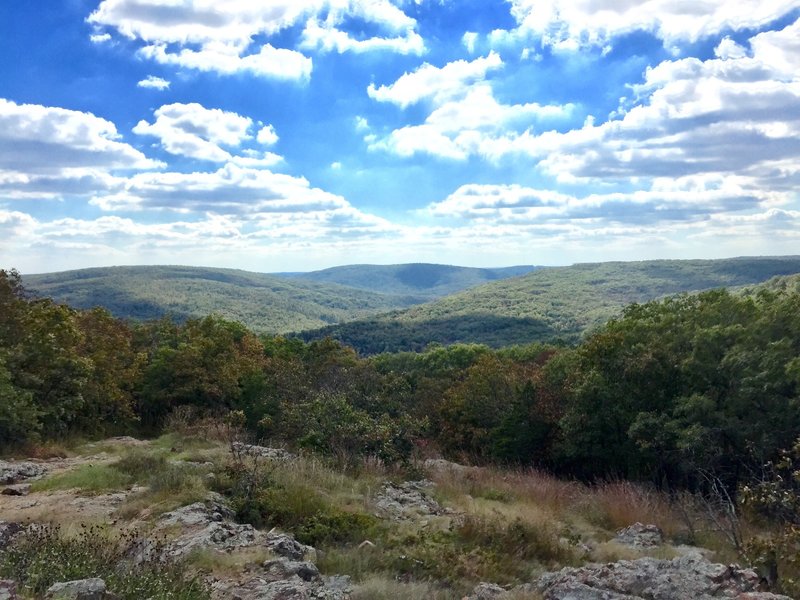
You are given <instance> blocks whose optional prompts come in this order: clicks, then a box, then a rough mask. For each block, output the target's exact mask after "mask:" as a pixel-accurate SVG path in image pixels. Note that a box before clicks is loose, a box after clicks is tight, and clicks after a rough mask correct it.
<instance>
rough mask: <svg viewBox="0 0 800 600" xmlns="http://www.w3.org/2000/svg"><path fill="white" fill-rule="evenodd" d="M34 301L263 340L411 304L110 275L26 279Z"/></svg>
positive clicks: (208, 280)
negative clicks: (239, 326) (222, 329)
mask: <svg viewBox="0 0 800 600" xmlns="http://www.w3.org/2000/svg"><path fill="white" fill-rule="evenodd" d="M25 285H26V287H27V288H28V289H29V291H30V292H31V293H34V294H37V295H41V296H46V297H51V298H54V299H55V300H57V301H59V302H65V303H67V304H69V305H70V306H74V307H76V308H92V307H94V306H101V307H103V308H106V309H108V310H109V311H110V312H111V314H113V315H114V316H116V317H121V318H132V319H158V318H160V317H162V316H165V315H169V316H171V317H173V318H175V319H177V320H179V321H183V320H185V319H187V318H191V317H202V316H206V315H209V314H211V313H215V314H219V315H221V316H223V317H225V318H226V319H231V320H235V321H239V322H241V323H244V324H246V325H247V326H248V327H250V328H252V329H253V330H255V331H259V332H268V333H283V332H288V331H298V330H300V329H308V328H312V327H320V326H323V325H326V324H330V323H340V322H343V321H348V320H350V319H353V318H357V317H363V316H366V315H369V314H375V313H377V312H383V311H386V310H389V309H391V308H397V307H405V306H410V305H411V304H413V302H414V301H413V299H410V298H403V297H399V296H387V295H382V294H377V293H372V292H368V291H364V290H357V289H353V288H348V287H344V286H341V285H336V284H328V283H318V282H314V281H305V280H291V279H286V278H283V277H278V276H274V275H264V274H261V273H250V272H247V271H238V270H233V269H211V268H200V267H172V266H157V267H108V268H98V269H82V270H79V271H65V272H63V273H50V274H45V275H28V276H25Z"/></svg>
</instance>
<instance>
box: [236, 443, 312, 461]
mask: <svg viewBox="0 0 800 600" xmlns="http://www.w3.org/2000/svg"><path fill="white" fill-rule="evenodd" d="M231 449H232V450H233V452H234V453H236V454H242V455H244V456H258V457H261V458H269V459H272V460H292V459H294V458H297V457H296V456H295V455H294V454H292V453H291V452H287V451H286V450H284V449H283V448H267V447H266V446H253V445H251V444H243V443H242V442H234V443H233V444H232V445H231Z"/></svg>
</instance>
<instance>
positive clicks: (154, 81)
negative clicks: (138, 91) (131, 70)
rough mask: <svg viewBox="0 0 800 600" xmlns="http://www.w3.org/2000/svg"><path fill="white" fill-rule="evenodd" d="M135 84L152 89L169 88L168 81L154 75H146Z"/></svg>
mask: <svg viewBox="0 0 800 600" xmlns="http://www.w3.org/2000/svg"><path fill="white" fill-rule="evenodd" d="M136 86H137V87H140V88H149V89H154V90H166V89H169V81H167V80H166V79H162V78H161V77H156V76H155V75H148V76H147V77H146V78H145V79H142V80H141V81H140V82H139V83H137V84H136Z"/></svg>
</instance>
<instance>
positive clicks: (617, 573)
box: [538, 553, 789, 600]
mask: <svg viewBox="0 0 800 600" xmlns="http://www.w3.org/2000/svg"><path fill="white" fill-rule="evenodd" d="M758 582H759V578H758V575H757V574H756V573H755V571H753V570H752V569H742V568H740V567H738V566H736V565H729V566H726V565H721V564H715V563H711V562H709V561H708V560H706V559H705V558H704V557H703V556H701V555H700V554H697V553H694V554H688V555H686V556H681V557H678V558H675V559H672V560H661V559H655V558H640V559H637V560H632V561H627V560H623V561H619V562H616V563H608V564H605V565H588V566H585V567H581V568H565V569H562V570H561V571H558V572H557V573H547V574H545V575H543V576H542V577H541V578H540V579H539V582H538V588H539V591H540V592H541V593H542V597H543V598H544V600H687V599H689V598H691V599H695V600H710V599H713V598H740V597H741V595H742V594H745V593H749V594H750V596H749V598H750V600H768V598H771V600H776V599H775V598H774V597H771V595H770V596H763V595H761V594H762V593H761V592H759V591H758ZM778 598H781V600H789V599H788V598H785V597H780V596H779V597H778Z"/></svg>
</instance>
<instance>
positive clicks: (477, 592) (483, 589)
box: [465, 583, 508, 600]
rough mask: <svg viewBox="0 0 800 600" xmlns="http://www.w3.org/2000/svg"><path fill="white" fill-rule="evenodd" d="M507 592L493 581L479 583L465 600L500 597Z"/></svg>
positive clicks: (491, 599) (489, 599)
mask: <svg viewBox="0 0 800 600" xmlns="http://www.w3.org/2000/svg"><path fill="white" fill-rule="evenodd" d="M507 594H508V592H506V590H505V589H504V588H501V587H500V586H499V585H496V584H494V583H479V584H478V585H476V586H475V589H474V590H472V593H471V594H470V595H469V596H467V597H466V598H465V600H495V598H502V597H503V596H506V595H507Z"/></svg>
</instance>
